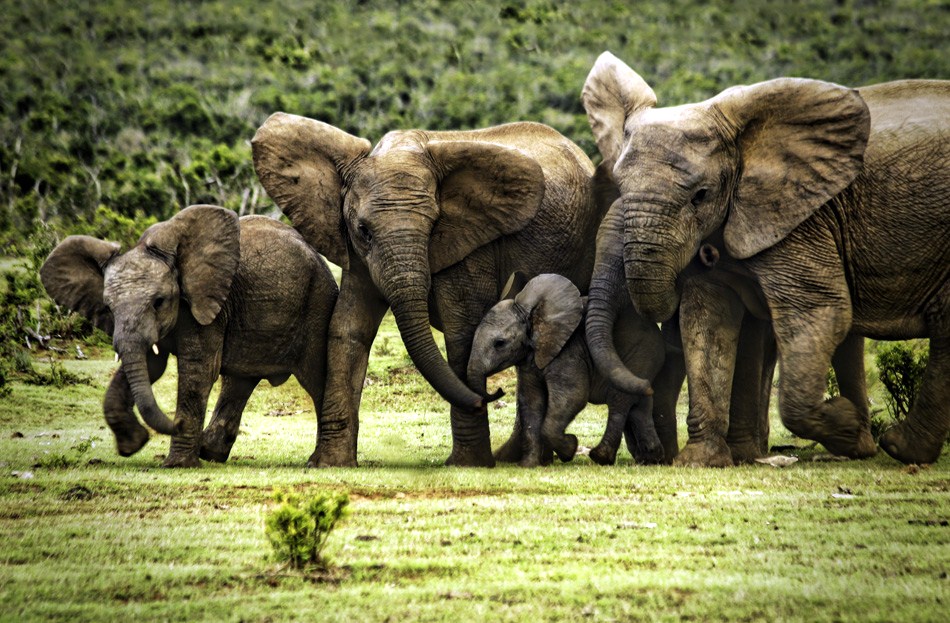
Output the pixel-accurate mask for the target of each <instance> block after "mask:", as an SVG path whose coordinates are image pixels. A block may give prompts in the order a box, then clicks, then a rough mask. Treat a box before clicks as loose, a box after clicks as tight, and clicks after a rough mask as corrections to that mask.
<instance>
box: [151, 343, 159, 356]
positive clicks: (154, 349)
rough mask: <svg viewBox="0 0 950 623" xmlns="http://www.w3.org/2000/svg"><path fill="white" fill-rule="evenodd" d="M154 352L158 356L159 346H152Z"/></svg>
mask: <svg viewBox="0 0 950 623" xmlns="http://www.w3.org/2000/svg"><path fill="white" fill-rule="evenodd" d="M152 352H153V353H155V354H156V355H157V354H158V344H152Z"/></svg>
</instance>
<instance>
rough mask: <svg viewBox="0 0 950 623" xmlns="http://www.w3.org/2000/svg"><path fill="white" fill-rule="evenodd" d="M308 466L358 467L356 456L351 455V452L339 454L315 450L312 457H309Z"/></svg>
mask: <svg viewBox="0 0 950 623" xmlns="http://www.w3.org/2000/svg"><path fill="white" fill-rule="evenodd" d="M307 467H315V468H324V467H357V463H356V457H355V456H350V455H349V453H346V454H345V455H337V454H333V453H327V452H320V451H319V450H314V451H313V454H311V455H310V458H309V459H307Z"/></svg>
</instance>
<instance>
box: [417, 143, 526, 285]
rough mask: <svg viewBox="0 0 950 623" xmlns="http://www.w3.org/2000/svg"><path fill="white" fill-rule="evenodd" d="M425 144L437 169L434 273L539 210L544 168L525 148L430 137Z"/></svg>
mask: <svg viewBox="0 0 950 623" xmlns="http://www.w3.org/2000/svg"><path fill="white" fill-rule="evenodd" d="M428 150H429V154H430V156H431V157H432V160H433V162H434V163H435V165H436V169H437V171H438V172H439V174H440V182H439V189H438V194H439V196H438V200H439V218H438V220H437V221H436V222H435V225H434V226H433V228H432V235H431V238H430V241H429V269H430V271H431V272H432V273H437V272H439V271H440V270H442V269H444V268H447V267H449V266H451V265H452V264H455V263H456V262H459V261H461V260H463V259H464V258H465V257H466V256H467V255H468V254H469V253H471V252H472V251H474V250H475V249H477V248H479V247H481V246H483V245H486V244H488V243H489V242H491V241H492V240H495V239H496V238H499V237H501V236H505V235H508V234H512V233H515V232H517V231H520V230H521V229H522V228H523V227H525V226H526V225H527V224H528V223H530V222H531V220H532V219H533V218H534V217H535V215H536V214H537V213H538V209H539V208H540V207H541V200H542V198H543V197H544V172H543V171H542V170H541V165H540V164H538V163H537V161H535V160H534V158H532V157H531V156H529V155H528V154H526V153H524V152H522V151H520V150H518V149H514V148H512V147H507V146H505V145H499V144H496V143H489V142H485V141H479V140H439V141H431V142H429V143H428Z"/></svg>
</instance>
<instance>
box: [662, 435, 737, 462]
mask: <svg viewBox="0 0 950 623" xmlns="http://www.w3.org/2000/svg"><path fill="white" fill-rule="evenodd" d="M673 465H678V466H680V467H732V466H733V462H732V453H731V452H729V446H727V445H726V441H725V440H724V439H721V438H716V439H707V440H703V441H689V442H687V443H686V447H684V448H683V449H682V450H681V451H680V453H679V454H677V455H676V458H675V459H674V460H673Z"/></svg>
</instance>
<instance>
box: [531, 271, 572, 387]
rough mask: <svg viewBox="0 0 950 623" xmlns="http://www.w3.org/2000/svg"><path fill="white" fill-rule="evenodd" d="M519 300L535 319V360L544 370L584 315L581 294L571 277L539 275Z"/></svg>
mask: <svg viewBox="0 0 950 623" xmlns="http://www.w3.org/2000/svg"><path fill="white" fill-rule="evenodd" d="M515 303H517V304H518V305H520V306H521V307H523V308H524V309H525V310H527V311H528V313H529V315H530V318H531V346H532V348H533V349H534V362H535V364H536V365H537V366H538V367H539V368H541V369H542V370H543V369H544V368H546V367H547V365H548V364H549V363H551V361H552V360H553V359H554V358H555V357H557V355H558V353H560V352H561V349H562V348H564V345H565V344H567V341H568V340H569V339H570V337H571V335H572V334H573V333H574V330H575V329H577V326H578V325H579V324H580V322H581V318H582V317H583V315H584V301H583V300H582V299H581V293H580V291H579V290H578V289H577V286H575V285H574V284H573V283H571V280H570V279H568V278H567V277H563V276H561V275H554V274H545V275H538V276H537V277H535V278H534V279H532V280H531V281H529V282H528V284H527V285H526V286H525V287H524V290H522V291H521V293H520V294H518V296H516V297H515Z"/></svg>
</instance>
